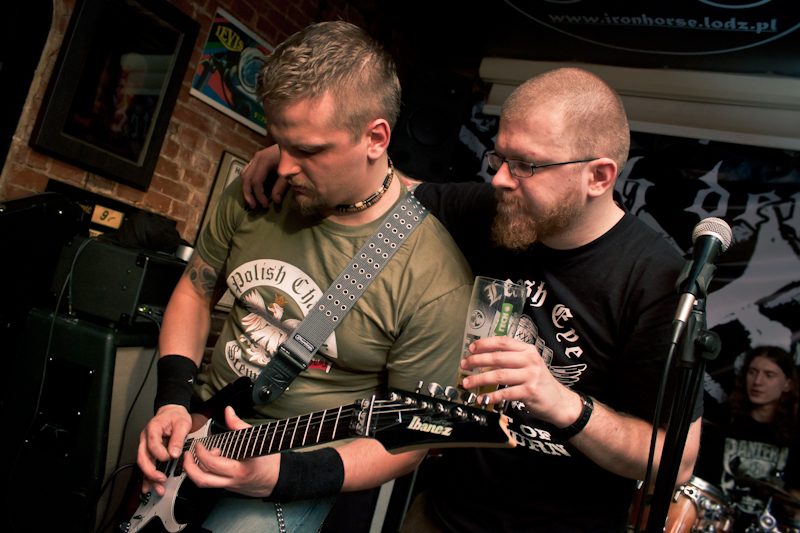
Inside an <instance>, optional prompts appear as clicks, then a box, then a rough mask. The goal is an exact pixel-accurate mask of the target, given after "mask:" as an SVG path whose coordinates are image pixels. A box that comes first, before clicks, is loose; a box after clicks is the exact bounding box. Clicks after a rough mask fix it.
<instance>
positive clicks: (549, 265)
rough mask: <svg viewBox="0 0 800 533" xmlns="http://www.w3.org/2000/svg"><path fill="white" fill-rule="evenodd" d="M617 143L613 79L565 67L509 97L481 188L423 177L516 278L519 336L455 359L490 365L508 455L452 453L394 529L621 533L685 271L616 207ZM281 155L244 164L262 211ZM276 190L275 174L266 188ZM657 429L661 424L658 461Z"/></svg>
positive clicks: (482, 380)
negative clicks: (521, 304) (504, 418)
mask: <svg viewBox="0 0 800 533" xmlns="http://www.w3.org/2000/svg"><path fill="white" fill-rule="evenodd" d="M629 144H630V132H629V128H628V122H627V118H626V115H625V110H624V108H623V105H622V101H621V100H620V98H619V96H618V95H617V94H616V93H615V92H614V91H613V89H611V88H610V87H609V86H608V85H607V84H606V83H604V82H603V81H602V80H601V79H600V78H598V77H597V76H595V75H593V74H591V73H589V72H586V71H584V70H581V69H575V68H567V69H559V70H555V71H552V72H548V73H545V74H542V75H540V76H537V77H535V78H532V79H530V80H528V81H527V82H525V83H524V84H522V85H521V86H519V87H518V88H517V89H515V90H514V92H513V93H512V94H511V95H510V96H509V98H508V99H507V100H506V102H505V103H504V104H503V108H502V113H501V115H500V124H499V132H498V135H497V141H496V144H495V149H494V151H493V152H489V153H488V154H486V157H487V161H488V165H489V167H490V168H492V169H493V170H494V171H495V172H496V173H495V175H494V178H493V180H492V184H491V186H490V185H488V184H478V183H447V184H431V183H419V184H418V185H417V187H416V190H415V195H416V196H417V198H418V199H419V200H420V201H421V202H422V203H423V204H424V205H425V206H426V207H428V209H430V210H431V212H432V213H434V214H435V215H436V216H437V217H438V218H439V219H440V220H441V221H442V222H443V224H444V225H445V227H446V228H447V229H448V231H450V233H451V234H452V235H453V237H454V239H455V241H456V243H457V244H458V245H459V247H460V248H461V250H462V252H464V255H465V256H466V257H467V260H468V261H469V262H470V264H471V266H472V267H473V271H474V273H475V274H476V275H483V276H489V277H495V278H500V279H510V280H512V281H516V282H518V283H520V284H522V285H524V286H525V287H527V298H526V306H525V310H524V316H522V318H521V320H520V324H519V327H518V329H517V333H516V336H515V338H513V339H512V338H507V337H492V338H486V339H481V340H478V341H475V342H474V343H472V345H471V346H470V352H471V354H472V355H471V356H470V357H467V358H466V359H464V360H463V361H462V363H461V364H462V368H463V369H465V370H471V369H475V368H483V369H484V371H483V372H482V373H480V374H477V375H473V376H470V377H467V378H465V380H464V382H463V384H464V386H465V387H467V388H469V389H473V388H480V387H498V386H502V387H500V388H499V389H497V390H496V391H494V392H490V393H488V394H487V396H488V398H489V401H490V403H497V402H500V401H501V400H506V402H507V408H506V414H507V415H508V416H509V418H510V421H509V429H510V432H511V434H512V436H513V437H514V439H515V440H516V442H517V446H516V448H514V449H511V450H499V449H480V448H467V449H463V450H446V451H445V452H444V454H443V456H442V458H441V459H439V460H438V461H436V463H435V464H434V465H433V466H432V471H431V472H430V478H431V479H434V480H435V482H433V483H431V484H430V485H429V487H428V489H427V491H425V492H424V493H422V494H420V495H419V496H418V497H417V498H416V500H415V502H414V504H413V505H412V506H411V508H410V509H409V512H408V514H407V516H406V519H405V522H404V523H403V529H402V531H403V532H407V533H421V532H452V533H463V532H474V533H483V532H487V531H504V532H520V533H522V532H525V533H530V532H547V533H552V532H589V531H591V532H600V531H603V532H606V531H615V532H621V531H625V528H626V522H627V518H628V511H629V506H630V503H631V499H632V496H633V493H634V489H635V486H636V480H637V479H639V480H641V479H644V477H645V474H646V466H647V460H648V452H649V447H650V440H651V436H652V433H653V427H652V422H651V420H652V419H653V411H654V406H655V403H656V395H657V391H658V385H659V381H660V376H661V372H662V370H663V365H664V362H665V360H666V358H667V354H668V352H669V345H670V334H671V329H672V327H671V322H672V317H673V316H674V313H675V310H676V309H677V307H678V299H679V297H678V294H677V293H676V291H675V288H674V287H675V281H676V279H677V278H678V274H679V272H680V270H681V268H682V266H683V260H682V258H681V257H680V256H679V255H678V254H677V253H676V252H675V251H674V250H673V249H672V248H671V247H670V246H669V245H668V243H666V241H665V240H664V239H663V238H662V237H661V236H660V235H659V234H658V233H656V232H655V231H654V230H652V229H651V228H649V227H648V226H647V225H646V224H645V223H644V222H642V221H640V220H639V219H638V218H636V217H635V216H633V215H631V214H630V213H627V212H625V211H624V210H623V209H622V208H621V207H620V206H619V205H618V204H617V203H615V202H614V199H613V189H614V181H615V180H616V178H617V176H618V175H619V174H620V172H621V170H622V168H623V166H624V165H625V162H626V160H627V156H628V149H629ZM277 156H278V154H277V152H276V150H275V149H274V148H267V149H265V150H262V151H261V152H259V153H258V154H256V157H255V158H254V160H253V161H252V162H251V167H250V169H249V172H245V173H244V174H243V186H244V187H245V189H244V194H245V198H246V199H247V201H248V203H249V205H250V206H251V208H255V207H256V205H257V204H258V203H261V204H262V205H267V204H268V199H267V198H266V196H265V195H264V191H263V182H264V180H265V179H266V173H267V171H268V170H269V169H270V168H273V167H274V166H275V165H276V161H277ZM284 186H285V185H284V184H281V183H280V180H279V183H278V184H276V187H275V188H274V189H273V195H272V196H273V199H275V200H278V199H279V198H280V195H281V190H282V189H283V187H284ZM492 186H493V188H494V189H493V188H492ZM670 403H671V402H670V399H669V398H667V399H666V400H665V405H670ZM701 413H702V402H699V403H698V404H697V405H696V408H695V411H694V413H693V414H694V416H693V422H692V424H691V427H690V430H689V433H688V436H687V441H686V446H685V451H684V455H683V458H682V462H681V465H680V471H679V475H678V480H677V481H678V483H684V482H686V481H688V480H689V478H690V477H691V473H692V469H693V468H694V463H695V459H696V456H697V451H698V446H699V436H700V425H701V422H702V419H701ZM665 419H666V418H665ZM664 435H665V432H664V429H663V428H660V429H659V431H658V441H657V446H656V465H655V467H656V468H657V467H658V458H659V457H660V456H661V449H662V446H663V439H664Z"/></svg>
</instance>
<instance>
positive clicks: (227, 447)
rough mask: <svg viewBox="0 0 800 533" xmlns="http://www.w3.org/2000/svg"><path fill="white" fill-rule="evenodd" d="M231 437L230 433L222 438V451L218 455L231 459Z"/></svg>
mask: <svg viewBox="0 0 800 533" xmlns="http://www.w3.org/2000/svg"><path fill="white" fill-rule="evenodd" d="M231 437H232V435H231V434H230V433H225V435H224V436H223V437H222V438H223V440H224V442H225V444H224V445H223V447H222V449H221V450H220V452H221V453H220V455H222V456H223V457H227V458H229V459H230V457H231V446H232V445H233V439H232V438H231Z"/></svg>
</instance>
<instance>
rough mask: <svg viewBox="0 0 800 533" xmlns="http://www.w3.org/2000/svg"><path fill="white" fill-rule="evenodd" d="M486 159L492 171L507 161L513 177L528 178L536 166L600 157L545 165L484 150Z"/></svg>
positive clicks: (570, 162) (566, 162) (583, 161)
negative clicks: (504, 156) (505, 157)
mask: <svg viewBox="0 0 800 533" xmlns="http://www.w3.org/2000/svg"><path fill="white" fill-rule="evenodd" d="M486 159H488V161H489V168H491V169H492V170H494V171H498V170H500V167H502V166H503V163H508V170H509V171H510V172H511V175H512V176H514V177H515V178H530V177H531V176H533V175H534V173H535V172H534V170H535V169H537V168H543V167H554V166H557V165H571V164H572V163H588V162H589V161H597V160H598V159H600V158H599V157H595V158H594V159H580V160H578V161H565V162H563V163H548V164H546V165H534V164H532V163H528V162H527V161H522V160H519V159H503V158H502V157H500V156H499V155H497V154H496V153H495V152H486Z"/></svg>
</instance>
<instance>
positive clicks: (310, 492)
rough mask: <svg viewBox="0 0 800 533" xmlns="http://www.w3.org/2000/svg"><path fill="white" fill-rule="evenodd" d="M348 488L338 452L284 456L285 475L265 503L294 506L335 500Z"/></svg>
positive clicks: (282, 458) (316, 452) (317, 451)
mask: <svg viewBox="0 0 800 533" xmlns="http://www.w3.org/2000/svg"><path fill="white" fill-rule="evenodd" d="M343 484H344V463H343V462H342V456H341V455H339V452H337V451H336V449H335V448H322V449H319V450H314V451H312V452H303V453H297V452H283V453H282V454H281V471H280V473H279V474H278V482H277V483H276V484H275V488H273V489H272V494H271V495H270V496H268V497H266V498H264V501H268V502H283V503H287V502H294V501H299V500H311V499H318V498H327V497H328V496H335V495H336V494H339V492H341V490H342V485H343Z"/></svg>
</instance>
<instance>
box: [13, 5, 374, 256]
mask: <svg viewBox="0 0 800 533" xmlns="http://www.w3.org/2000/svg"><path fill="white" fill-rule="evenodd" d="M170 2H171V3H172V4H173V5H175V6H176V7H178V8H179V9H180V10H181V11H183V12H184V13H186V14H187V15H189V16H191V17H192V18H193V19H194V20H196V21H198V22H199V23H200V24H201V28H200V33H199V35H198V38H197V42H196V43H195V49H194V53H193V54H192V59H191V61H190V63H189V68H188V69H187V72H186V75H185V76H184V79H183V85H182V87H181V91H180V94H179V96H178V101H177V103H176V104H175V109H174V112H173V114H172V118H171V120H170V124H169V129H168V131H167V135H166V137H165V139H164V144H163V145H162V147H161V153H160V155H159V159H158V164H157V165H156V168H155V172H154V174H153V179H152V182H151V184H150V187H149V189H148V190H147V191H140V190H138V189H134V188H131V187H128V186H126V185H122V184H120V183H117V182H115V181H112V180H109V179H106V178H104V177H101V176H98V175H95V174H92V173H91V172H87V171H85V170H83V169H81V168H78V167H74V166H72V165H69V164H67V163H64V162H62V161H59V160H57V159H53V158H51V157H48V156H45V155H42V154H40V153H38V152H36V151H34V150H32V149H31V148H30V147H29V146H28V139H29V138H30V134H31V130H32V128H33V124H34V122H35V120H36V115H37V113H38V112H39V107H40V105H41V103H42V98H43V96H44V92H45V89H46V88H47V81H48V80H49V78H50V74H51V72H52V70H53V66H54V65H55V61H56V58H57V56H58V51H59V49H60V47H61V42H62V41H63V38H64V33H65V32H66V29H67V24H68V23H69V19H70V16H71V14H72V11H73V9H74V8H75V0H54V9H53V11H54V13H53V26H52V28H51V31H50V36H49V37H48V41H47V43H46V44H45V48H44V51H43V53H42V58H41V60H40V63H39V66H38V67H37V70H36V73H35V75H34V79H33V82H32V83H31V88H30V92H29V94H28V99H27V101H26V102H25V108H24V109H23V112H22V116H21V117H20V121H19V124H18V126H17V131H16V133H15V135H14V139H13V141H12V144H11V148H10V150H9V153H8V157H7V159H6V164H5V166H4V167H3V170H2V174H0V200H3V199H13V198H18V197H21V196H27V195H30V194H35V193H38V192H42V191H44V190H45V187H46V186H47V182H48V180H49V179H55V180H59V181H63V182H66V183H69V184H71V185H74V186H76V187H80V188H85V189H87V190H89V191H91V192H94V193H97V194H101V195H103V196H107V197H110V198H114V199H116V200H120V201H122V202H124V203H126V204H129V205H134V206H136V207H138V208H141V209H145V210H148V211H153V212H155V213H159V214H161V215H165V216H167V217H168V218H170V219H172V220H175V221H177V227H178V231H179V232H180V234H181V236H182V237H183V238H184V239H186V240H187V241H189V242H194V239H195V237H196V235H197V231H198V228H199V224H200V218H201V217H202V215H203V210H204V208H205V205H206V202H207V200H208V196H209V194H210V191H211V185H212V183H213V180H214V176H215V174H216V170H217V165H218V164H219V160H220V158H221V157H222V152H223V150H228V151H231V152H233V153H235V154H237V155H239V156H242V157H244V158H248V159H249V158H250V157H252V155H253V154H254V153H255V152H256V151H258V150H260V149H261V148H263V147H265V146H267V144H268V140H267V138H266V137H264V136H262V135H260V134H259V133H256V132H255V131H253V130H251V129H250V128H248V127H246V126H244V125H243V124H240V123H238V122H236V121H235V120H233V119H231V118H229V117H228V116H226V115H223V114H222V113H220V112H218V111H216V110H215V109H214V108H212V107H210V106H209V105H207V104H205V103H203V102H201V101H200V100H198V99H197V98H194V97H193V96H190V95H189V88H190V86H191V81H192V78H193V76H194V71H195V69H196V68H197V63H198V61H199V59H200V54H201V52H202V48H203V46H204V44H205V41H206V37H207V35H208V31H209V28H210V27H211V21H212V17H213V15H214V13H215V11H216V9H217V7H221V8H223V9H225V10H226V11H227V12H229V13H230V14H231V15H233V16H234V17H235V18H236V19H237V20H239V21H240V22H241V23H242V24H244V25H245V26H247V27H248V28H249V29H250V30H251V31H253V32H254V33H255V34H256V35H258V36H260V37H261V38H262V39H264V40H265V41H266V42H268V43H269V44H271V45H273V46H275V45H277V44H279V43H280V42H281V41H283V40H284V39H285V38H286V37H288V36H289V35H291V34H293V33H294V32H296V31H297V30H299V29H300V28H302V27H304V26H306V25H307V24H310V23H312V22H318V21H323V20H338V19H341V20H346V21H349V22H352V23H354V24H358V25H360V26H364V19H363V17H362V16H361V15H360V13H359V12H358V11H357V10H356V9H354V8H353V7H352V5H351V4H349V3H348V2H347V1H346V0H327V1H326V0H299V1H291V0H221V1H219V2H215V1H213V0H197V1H195V0H192V1H189V0H170Z"/></svg>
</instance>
